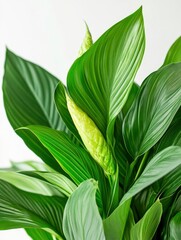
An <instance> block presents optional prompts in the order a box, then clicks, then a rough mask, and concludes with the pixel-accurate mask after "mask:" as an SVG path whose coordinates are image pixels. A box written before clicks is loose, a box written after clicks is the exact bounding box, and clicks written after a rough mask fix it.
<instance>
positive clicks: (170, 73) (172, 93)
mask: <svg viewBox="0 0 181 240" xmlns="http://www.w3.org/2000/svg"><path fill="white" fill-rule="evenodd" d="M180 105H181V63H177V64H171V65H167V66H165V67H163V68H161V69H159V70H158V71H156V72H154V73H153V74H151V75H150V76H149V77H148V78H147V79H146V80H145V81H144V82H143V84H142V85H141V89H140V91H139V94H138V96H137V98H136V99H135V101H134V104H133V105H132V107H131V109H130V111H129V112H128V114H127V116H126V118H125V120H124V124H123V134H124V140H125V144H126V147H127V149H128V151H129V153H130V154H131V155H132V156H133V157H137V156H139V155H142V154H143V153H145V152H146V151H148V150H149V149H150V148H151V147H152V146H153V145H154V144H156V143H157V142H158V140H159V139H160V138H161V137H162V136H163V134H164V133H165V131H166V130H167V128H168V127H169V125H170V123H171V121H172V120H173V118H174V115H175V114H176V112H177V111H178V109H179V107H180Z"/></svg>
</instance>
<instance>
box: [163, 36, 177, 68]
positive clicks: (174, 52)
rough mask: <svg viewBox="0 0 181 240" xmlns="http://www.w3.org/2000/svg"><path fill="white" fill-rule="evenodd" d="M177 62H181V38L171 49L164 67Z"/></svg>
mask: <svg viewBox="0 0 181 240" xmlns="http://www.w3.org/2000/svg"><path fill="white" fill-rule="evenodd" d="M176 62H181V37H179V38H178V39H177V40H176V41H175V42H174V43H173V45H172V46H171V47H170V49H169V51H168V53H167V56H166V58H165V61H164V64H163V65H167V64H170V63H176Z"/></svg>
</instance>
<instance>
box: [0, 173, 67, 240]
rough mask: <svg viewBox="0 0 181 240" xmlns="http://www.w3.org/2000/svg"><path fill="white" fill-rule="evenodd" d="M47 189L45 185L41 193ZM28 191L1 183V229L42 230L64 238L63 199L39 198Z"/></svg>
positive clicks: (46, 196)
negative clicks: (62, 222)
mask: <svg viewBox="0 0 181 240" xmlns="http://www.w3.org/2000/svg"><path fill="white" fill-rule="evenodd" d="M23 178H25V176H23ZM32 181H33V179H32ZM36 181H37V180H36ZM26 186H27V185H26ZM46 186H47V183H46V182H45V184H44V190H45V188H46ZM35 187H36V186H35ZM52 188H53V186H52ZM26 190H28V186H27V188H26ZM30 190H31V188H30ZM30 190H29V191H23V190H21V189H19V188H17V186H16V187H15V186H14V185H13V184H10V183H8V182H6V181H4V180H0V230H7V229H13V228H42V229H44V230H46V231H47V232H49V233H51V234H53V235H54V236H56V237H58V239H61V237H60V236H63V232H62V225H61V221H62V216H63V209H64V205H65V202H66V198H65V197H60V196H56V195H52V196H50V195H49V196H48V195H41V194H37V193H32V192H30ZM44 190H42V191H44Z"/></svg>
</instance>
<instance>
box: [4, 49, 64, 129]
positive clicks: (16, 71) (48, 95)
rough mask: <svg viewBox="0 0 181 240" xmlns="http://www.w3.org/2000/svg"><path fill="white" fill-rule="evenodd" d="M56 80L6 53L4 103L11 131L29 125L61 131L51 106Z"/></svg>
mask: <svg viewBox="0 0 181 240" xmlns="http://www.w3.org/2000/svg"><path fill="white" fill-rule="evenodd" d="M58 82H59V80H58V79H57V78H55V77H54V76H52V75H51V74H50V73H48V72H47V71H46V70H44V69H43V68H41V67H39V66H38V65H35V64H33V63H31V62H29V61H26V60H24V59H23V58H21V57H18V56H17V55H15V54H14V53H12V52H11V51H10V50H8V49H7V51H6V62H5V74H4V79H3V93H4V104H5V109H6V112H7V116H8V119H9V121H10V123H11V125H12V126H13V128H14V129H16V128H19V127H24V126H27V125H31V124H36V125H38V124H39V125H44V126H48V127H52V128H54V129H60V130H65V128H66V126H65V124H64V122H63V121H62V119H61V118H60V116H59V114H58V112H57V110H56V107H55V104H54V91H55V87H56V85H57V84H58Z"/></svg>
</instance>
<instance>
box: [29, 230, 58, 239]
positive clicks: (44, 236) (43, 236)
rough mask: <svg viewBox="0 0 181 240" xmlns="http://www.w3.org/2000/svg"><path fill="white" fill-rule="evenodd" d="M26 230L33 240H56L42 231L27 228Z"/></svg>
mask: <svg viewBox="0 0 181 240" xmlns="http://www.w3.org/2000/svg"><path fill="white" fill-rule="evenodd" d="M25 230H26V232H27V234H28V235H29V236H30V237H31V239H32V240H55V238H54V237H53V236H52V235H51V234H50V233H48V232H45V231H44V230H42V229H36V228H26V229H25Z"/></svg>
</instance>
